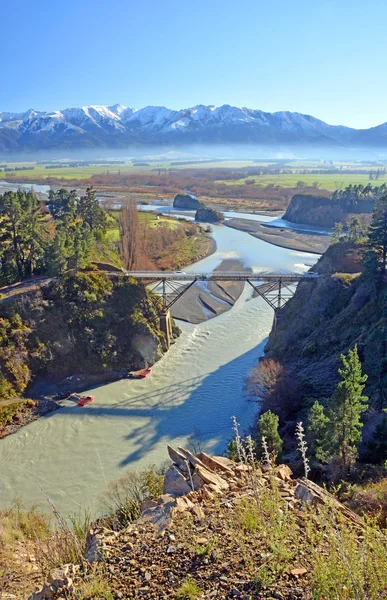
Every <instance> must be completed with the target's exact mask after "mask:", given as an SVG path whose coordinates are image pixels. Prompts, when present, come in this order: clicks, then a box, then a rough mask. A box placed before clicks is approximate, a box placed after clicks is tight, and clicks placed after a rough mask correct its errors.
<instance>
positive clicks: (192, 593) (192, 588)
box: [176, 579, 202, 600]
mask: <svg viewBox="0 0 387 600" xmlns="http://www.w3.org/2000/svg"><path fill="white" fill-rule="evenodd" d="M200 594H202V590H201V589H200V587H199V586H198V585H197V584H196V583H195V582H194V581H190V580H189V579H185V580H184V581H183V583H182V584H181V586H180V587H179V589H178V590H177V592H176V598H179V599H181V600H196V599H197V598H199V596H200Z"/></svg>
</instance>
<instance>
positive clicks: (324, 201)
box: [283, 194, 345, 227]
mask: <svg viewBox="0 0 387 600" xmlns="http://www.w3.org/2000/svg"><path fill="white" fill-rule="evenodd" d="M283 218H284V219H286V220H287V221H290V222H291V223H300V224H305V225H316V226H321V227H333V226H334V224H335V223H338V222H340V223H344V222H345V212H344V210H343V209H342V208H341V207H340V206H339V205H338V204H336V203H335V202H333V200H331V199H330V198H329V197H327V196H311V195H309V194H296V195H295V196H293V198H292V199H291V201H290V204H289V206H288V208H287V209H286V212H285V214H284V217H283Z"/></svg>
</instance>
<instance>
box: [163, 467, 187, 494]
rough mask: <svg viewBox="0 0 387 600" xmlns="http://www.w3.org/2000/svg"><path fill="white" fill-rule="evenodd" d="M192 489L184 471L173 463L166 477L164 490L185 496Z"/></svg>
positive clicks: (167, 492)
mask: <svg viewBox="0 0 387 600" xmlns="http://www.w3.org/2000/svg"><path fill="white" fill-rule="evenodd" d="M190 491H191V486H190V485H189V483H188V482H187V481H186V479H185V477H184V475H183V473H182V472H181V471H179V469H178V468H177V467H175V466H174V465H172V466H171V467H169V469H168V471H167V472H166V474H165V477H164V485H163V492H164V494H171V495H172V496H175V497H176V496H185V494H188V493H189V492H190Z"/></svg>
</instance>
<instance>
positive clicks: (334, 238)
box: [331, 223, 343, 244]
mask: <svg viewBox="0 0 387 600" xmlns="http://www.w3.org/2000/svg"><path fill="white" fill-rule="evenodd" d="M342 237H343V224H342V223H335V224H334V227H333V232H332V235H331V243H332V244H338V243H339V242H340V241H341V238H342Z"/></svg>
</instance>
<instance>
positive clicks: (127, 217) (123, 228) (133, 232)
mask: <svg viewBox="0 0 387 600" xmlns="http://www.w3.org/2000/svg"><path fill="white" fill-rule="evenodd" d="M119 228H120V254H121V260H122V263H123V265H124V268H125V269H127V270H128V271H133V270H134V269H135V268H136V267H137V266H138V258H139V253H140V243H141V242H140V221H139V218H138V210H137V206H136V201H135V200H134V199H133V198H132V197H129V198H128V199H127V200H126V201H124V202H123V203H122V206H121V216H120V221H119Z"/></svg>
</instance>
